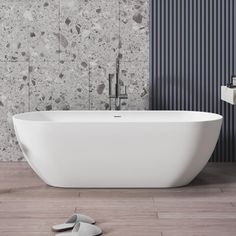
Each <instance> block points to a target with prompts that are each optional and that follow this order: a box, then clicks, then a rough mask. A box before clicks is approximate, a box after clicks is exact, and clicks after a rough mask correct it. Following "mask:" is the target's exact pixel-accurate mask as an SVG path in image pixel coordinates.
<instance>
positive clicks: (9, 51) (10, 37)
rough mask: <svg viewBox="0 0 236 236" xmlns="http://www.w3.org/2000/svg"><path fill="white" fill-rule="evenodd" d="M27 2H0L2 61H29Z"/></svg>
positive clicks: (16, 0)
mask: <svg viewBox="0 0 236 236" xmlns="http://www.w3.org/2000/svg"><path fill="white" fill-rule="evenodd" d="M26 7H27V1H20V0H1V2H0V23H1V27H0V61H22V62H24V61H28V60H29V48H28V27H27V24H26V20H25V18H24V16H23V15H24V12H25V9H26Z"/></svg>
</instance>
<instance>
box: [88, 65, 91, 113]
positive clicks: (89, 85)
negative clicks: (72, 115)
mask: <svg viewBox="0 0 236 236" xmlns="http://www.w3.org/2000/svg"><path fill="white" fill-rule="evenodd" d="M88 64H89V74H88V80H89V81H88V82H89V83H88V91H89V97H88V99H89V101H88V102H89V110H91V91H90V89H91V63H90V61H89V62H88Z"/></svg>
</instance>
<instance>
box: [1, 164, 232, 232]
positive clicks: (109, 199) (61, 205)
mask: <svg viewBox="0 0 236 236" xmlns="http://www.w3.org/2000/svg"><path fill="white" fill-rule="evenodd" d="M73 212H81V213H84V214H88V215H90V216H91V217H93V218H95V219H96V221H97V225H98V226H100V227H101V228H102V229H103V231H104V235H122V236H126V235H127V236H133V235H135V236H151V235H153V236H154V235H155V236H192V235H193V236H211V235H213V236H229V235H230V236H235V235H236V165H235V164H209V165H208V166H207V167H206V168H205V169H204V171H203V172H202V173H201V174H200V175H199V176H198V177H197V178H196V179H195V180H194V181H193V183H192V184H191V185H189V186H187V187H182V188H174V189H60V188H52V187H48V186H46V185H45V184H44V183H43V182H42V181H41V180H40V179H39V178H38V177H37V176H36V175H35V174H34V173H33V171H32V170H31V169H30V168H29V166H28V164H27V163H4V162H0V235H1V236H15V235H18V236H23V235H24V236H48V235H50V236H51V235H55V233H53V232H51V229H50V228H51V225H53V224H56V223H60V222H63V221H64V220H65V218H66V217H67V216H69V215H70V214H72V213H73Z"/></svg>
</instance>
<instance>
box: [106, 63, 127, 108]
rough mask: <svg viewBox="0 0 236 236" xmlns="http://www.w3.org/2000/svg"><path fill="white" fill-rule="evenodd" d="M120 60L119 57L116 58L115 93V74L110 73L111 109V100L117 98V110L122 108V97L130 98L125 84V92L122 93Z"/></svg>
mask: <svg viewBox="0 0 236 236" xmlns="http://www.w3.org/2000/svg"><path fill="white" fill-rule="evenodd" d="M119 74H120V60H119V58H117V59H116V83H115V93H114V94H113V93H112V77H113V74H109V78H108V80H109V107H110V110H111V108H112V107H111V101H112V99H113V98H114V99H115V110H120V104H121V100H122V99H128V94H127V86H125V92H124V93H121V86H120V77H119Z"/></svg>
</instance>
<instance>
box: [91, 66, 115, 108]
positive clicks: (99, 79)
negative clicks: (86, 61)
mask: <svg viewBox="0 0 236 236" xmlns="http://www.w3.org/2000/svg"><path fill="white" fill-rule="evenodd" d="M115 73H116V66H115V63H114V61H113V62H110V63H107V64H106V65H101V63H98V64H97V63H91V64H90V109H91V110H107V109H109V96H108V93H109V83H108V75H109V74H114V75H115ZM114 79H115V77H114ZM114 82H115V81H114Z"/></svg>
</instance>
